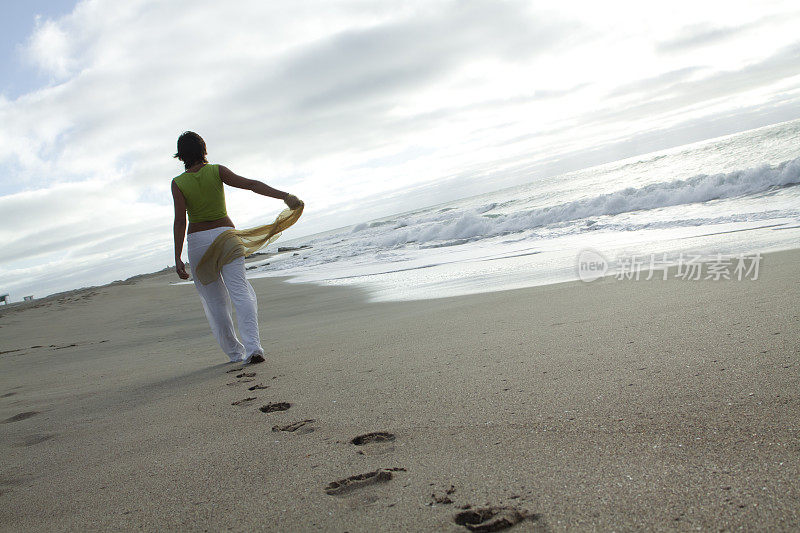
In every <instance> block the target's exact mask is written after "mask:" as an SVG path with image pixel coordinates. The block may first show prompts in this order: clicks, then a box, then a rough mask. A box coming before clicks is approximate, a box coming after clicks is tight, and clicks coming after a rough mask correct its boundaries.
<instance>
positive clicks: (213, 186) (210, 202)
mask: <svg viewBox="0 0 800 533" xmlns="http://www.w3.org/2000/svg"><path fill="white" fill-rule="evenodd" d="M173 181H174V182H175V184H176V185H177V186H178V188H179V189H180V190H181V192H182V193H183V197H184V198H185V199H186V211H187V212H188V214H189V222H204V221H206V220H217V219H218V218H222V217H224V216H227V215H228V213H227V211H226V210H225V191H224V189H223V188H222V180H221V179H220V178H219V165H210V164H206V165H205V166H203V167H201V168H200V170H198V171H197V172H184V173H183V174H181V175H180V176H177V177H176V178H175V179H174V180H173Z"/></svg>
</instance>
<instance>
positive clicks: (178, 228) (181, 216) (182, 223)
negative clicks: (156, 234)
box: [172, 181, 189, 279]
mask: <svg viewBox="0 0 800 533" xmlns="http://www.w3.org/2000/svg"><path fill="white" fill-rule="evenodd" d="M172 201H173V203H174V204H175V222H174V223H173V224H172V233H173V234H174V236H175V271H176V272H177V273H178V276H179V277H180V278H181V279H189V274H187V273H186V266H185V265H184V264H183V261H181V253H182V252H183V238H184V237H185V235H186V200H185V199H184V197H183V193H182V192H181V190H180V189H179V188H178V186H177V185H176V184H175V181H173V182H172Z"/></svg>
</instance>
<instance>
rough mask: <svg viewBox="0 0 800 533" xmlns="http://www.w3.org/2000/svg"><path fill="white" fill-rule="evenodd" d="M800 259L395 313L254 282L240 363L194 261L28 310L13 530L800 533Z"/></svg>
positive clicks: (7, 386) (1, 391)
mask: <svg viewBox="0 0 800 533" xmlns="http://www.w3.org/2000/svg"><path fill="white" fill-rule="evenodd" d="M798 272H800V251H796V250H795V251H787V252H779V253H773V254H768V255H765V256H764V259H763V260H762V263H761V271H760V277H759V279H758V280H757V281H752V280H750V281H727V282H726V281H722V282H719V281H718V282H714V281H684V280H680V279H671V280H669V281H660V280H659V281H650V282H645V281H618V280H615V279H613V278H604V279H601V280H597V281H594V282H592V283H583V282H571V283H563V284H558V285H550V286H544V287H533V288H529V289H521V290H513V291H504V292H496V293H489V294H481V295H474V296H465V297H457V298H444V299H435V300H427V301H415V302H393V303H369V302H367V301H366V298H365V294H364V293H363V292H362V291H360V290H358V289H353V288H342V287H318V286H313V285H303V284H288V283H285V282H283V281H282V280H279V279H268V278H262V279H255V280H253V286H254V287H255V289H256V291H257V292H258V295H259V305H260V321H261V322H260V323H261V331H262V338H263V344H264V347H265V349H266V350H267V352H268V360H267V362H266V363H262V364H260V365H254V366H251V367H248V368H245V369H243V370H237V369H238V368H239V367H238V366H235V365H231V364H225V361H226V356H225V355H224V354H223V353H221V351H220V350H219V348H218V346H217V345H216V343H215V342H214V339H213V337H212V336H211V334H210V330H209V327H208V323H207V322H206V320H205V317H204V315H203V312H202V308H201V305H200V301H199V299H198V296H197V294H196V292H195V289H194V288H193V287H192V286H191V285H171V284H170V283H171V282H173V281H177V277H176V276H175V275H174V274H171V273H159V274H155V275H151V276H144V277H141V278H138V279H136V280H134V281H132V282H130V283H127V284H117V285H114V286H107V287H100V288H95V289H92V290H90V291H83V292H81V291H77V292H74V293H71V294H67V295H60V296H59V297H58V298H53V299H50V300H49V301H44V302H42V301H39V302H33V303H32V304H28V305H19V306H12V307H9V308H8V309H3V310H0V313H2V316H0V352H3V353H1V354H0V421H2V423H0V431H1V433H0V435H2V437H1V438H0V448H1V449H2V452H1V453H2V470H1V471H0V525H1V526H0V527H2V529H3V530H42V529H45V530H97V529H111V528H120V529H126V530H128V529H144V530H149V531H155V530H164V529H172V530H174V529H181V530H223V529H230V530H272V531H315V530H324V531H376V530H381V531H389V530H394V531H398V530H401V531H431V530H434V531H453V532H458V531H468V529H467V527H466V525H469V524H471V523H477V522H481V520H484V522H483V525H484V526H486V527H485V528H484V530H490V529H491V528H492V527H495V526H496V527H503V526H507V525H510V524H512V523H514V522H519V523H518V524H516V525H515V526H514V527H513V529H512V530H513V531H537V530H538V531H546V530H553V531H560V530H568V529H570V530H573V529H582V530H637V529H647V530H652V529H659V530H661V529H678V530H688V529H697V528H700V529H703V530H711V529H714V530H727V529H739V528H743V529H744V530H753V529H771V530H792V529H794V530H796V529H798V528H800V512H799V511H798V509H800V482H799V481H798V480H800V440H798V438H799V437H800V435H799V433H800V360H799V359H800V342H799V341H798V331H800V327H799V326H800V324H799V323H798V322H799V320H798V316H800V297H799V296H800V292H799V291H798V283H797V274H798ZM251 374H252V375H251ZM251 388H252V390H250V389H251ZM370 433H378V434H377V435H368V434H370ZM359 437H360V438H359ZM354 439H356V443H354V442H353V440H354ZM467 506H470V508H469V509H464V508H466V507H467ZM459 513H467V514H459ZM470 513H471V514H470ZM461 524H466V525H461ZM477 530H481V529H480V527H479V528H478V529H477Z"/></svg>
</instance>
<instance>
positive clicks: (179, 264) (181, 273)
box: [175, 259, 189, 279]
mask: <svg viewBox="0 0 800 533" xmlns="http://www.w3.org/2000/svg"><path fill="white" fill-rule="evenodd" d="M175 272H177V273H178V277H179V278H181V279H189V274H187V273H186V265H184V264H183V261H181V260H180V259H178V260H177V261H175Z"/></svg>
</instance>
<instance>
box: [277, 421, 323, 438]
mask: <svg viewBox="0 0 800 533" xmlns="http://www.w3.org/2000/svg"><path fill="white" fill-rule="evenodd" d="M314 422H316V420H314V419H313V418H309V419H307V420H301V421H299V422H293V423H291V424H287V425H285V426H272V431H288V432H290V433H297V434H298V435H302V434H304V433H311V432H312V431H314V428H313V427H312V426H311V424H313V423H314Z"/></svg>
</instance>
